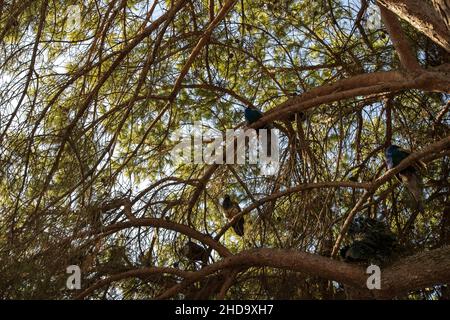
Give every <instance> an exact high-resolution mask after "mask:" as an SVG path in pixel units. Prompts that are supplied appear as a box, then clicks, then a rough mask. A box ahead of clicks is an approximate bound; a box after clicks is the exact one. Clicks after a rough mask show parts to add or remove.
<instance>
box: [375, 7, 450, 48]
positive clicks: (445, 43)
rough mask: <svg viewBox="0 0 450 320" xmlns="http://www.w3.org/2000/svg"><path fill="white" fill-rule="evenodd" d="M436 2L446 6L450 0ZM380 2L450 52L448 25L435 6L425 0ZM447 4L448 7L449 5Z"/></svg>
mask: <svg viewBox="0 0 450 320" xmlns="http://www.w3.org/2000/svg"><path fill="white" fill-rule="evenodd" d="M434 2H435V3H437V4H441V5H443V6H444V3H447V2H448V0H435V1H434ZM378 3H379V4H381V5H382V6H384V7H385V8H387V9H388V10H390V11H392V12H394V13H395V14H396V15H398V16H399V17H400V18H402V19H404V20H405V21H407V22H408V23H410V24H411V25H412V26H413V27H414V28H416V29H417V30H418V31H420V32H421V33H423V34H424V35H426V36H427V37H429V38H430V39H431V40H433V41H434V42H436V43H437V44H439V45H440V46H441V47H442V48H444V49H445V50H447V51H448V52H450V31H449V29H448V25H447V24H446V23H445V22H444V20H443V18H441V16H442V14H441V13H438V12H437V11H436V10H435V8H433V6H431V5H429V4H428V3H427V2H425V1H423V0H378ZM445 6H446V7H447V8H448V5H445ZM447 14H448V11H447ZM447 17H448V16H447Z"/></svg>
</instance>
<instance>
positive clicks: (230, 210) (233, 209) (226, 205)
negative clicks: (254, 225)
mask: <svg viewBox="0 0 450 320" xmlns="http://www.w3.org/2000/svg"><path fill="white" fill-rule="evenodd" d="M222 207H223V209H224V213H225V218H227V219H228V221H231V220H232V219H233V218H234V216H236V215H237V214H239V213H240V212H241V208H240V207H239V204H238V203H237V202H235V201H232V200H231V198H230V196H229V195H228V194H227V195H225V197H224V199H223V202H222ZM244 223H245V220H244V217H243V216H242V217H240V218H239V219H238V220H237V221H236V222H235V223H234V224H233V226H232V227H233V230H234V232H236V234H237V235H239V236H241V237H242V236H243V235H244Z"/></svg>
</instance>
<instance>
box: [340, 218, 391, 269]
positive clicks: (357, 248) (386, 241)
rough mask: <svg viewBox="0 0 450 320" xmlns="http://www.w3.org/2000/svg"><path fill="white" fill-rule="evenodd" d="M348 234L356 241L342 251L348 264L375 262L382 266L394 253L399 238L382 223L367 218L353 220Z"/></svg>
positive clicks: (342, 255)
mask: <svg viewBox="0 0 450 320" xmlns="http://www.w3.org/2000/svg"><path fill="white" fill-rule="evenodd" d="M348 234H349V235H350V236H351V237H352V238H353V239H354V241H353V242H352V243H351V244H350V245H347V246H344V247H343V248H342V249H341V250H340V255H341V257H342V258H343V259H344V260H345V261H348V262H373V263H375V264H381V263H383V262H384V261H387V260H388V259H389V258H390V257H391V256H392V255H393V253H394V251H395V248H396V245H397V238H396V237H395V235H394V234H393V233H392V232H391V231H390V230H389V228H388V227H387V226H386V225H385V224H384V223H383V222H381V221H378V220H376V219H370V218H367V217H358V218H355V220H353V222H352V224H351V225H350V227H349V230H348Z"/></svg>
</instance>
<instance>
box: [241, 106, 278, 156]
mask: <svg viewBox="0 0 450 320" xmlns="http://www.w3.org/2000/svg"><path fill="white" fill-rule="evenodd" d="M244 116H245V120H246V121H247V125H251V124H252V123H255V122H256V121H258V120H259V119H261V118H262V116H263V114H262V112H261V111H259V110H258V109H255V108H250V107H247V108H245V111H244ZM260 129H265V130H267V145H266V154H267V156H269V157H270V156H271V154H272V135H271V131H270V130H271V129H273V124H272V123H267V124H264V125H262V126H258V127H257V128H255V130H256V134H257V135H258V136H259V130H260Z"/></svg>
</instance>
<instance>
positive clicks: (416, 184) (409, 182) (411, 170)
mask: <svg viewBox="0 0 450 320" xmlns="http://www.w3.org/2000/svg"><path fill="white" fill-rule="evenodd" d="M410 154H411V152H409V151H407V150H405V149H403V148H401V147H399V146H396V145H390V146H389V147H387V148H386V151H385V156H386V165H387V167H388V169H392V168H394V167H396V166H398V165H399V164H400V162H402V161H403V160H404V159H405V158H407V157H408V156H409V155H410ZM425 169H426V165H425V163H423V162H422V161H416V162H415V163H414V164H412V165H411V166H408V167H406V168H405V169H403V170H402V171H400V172H399V173H398V174H397V175H396V177H397V179H398V180H399V181H400V182H401V183H403V184H404V185H405V186H406V188H407V189H408V191H409V192H410V193H411V195H412V196H413V198H414V201H415V204H416V208H417V209H418V210H419V212H423V211H424V207H423V181H422V176H421V174H420V171H422V170H425Z"/></svg>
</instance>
